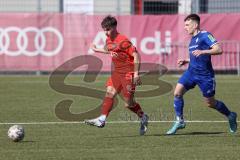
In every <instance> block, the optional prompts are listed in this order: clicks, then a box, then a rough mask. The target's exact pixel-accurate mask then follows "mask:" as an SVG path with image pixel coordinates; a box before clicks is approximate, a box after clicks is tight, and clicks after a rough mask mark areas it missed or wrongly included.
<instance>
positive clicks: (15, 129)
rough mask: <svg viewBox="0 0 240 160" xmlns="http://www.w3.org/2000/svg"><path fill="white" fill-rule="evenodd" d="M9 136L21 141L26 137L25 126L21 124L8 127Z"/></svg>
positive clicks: (15, 140)
mask: <svg viewBox="0 0 240 160" xmlns="http://www.w3.org/2000/svg"><path fill="white" fill-rule="evenodd" d="M8 137H9V138H10V139H11V140H12V141H14V142H19V141H21V140H23V138H24V128H23V127H22V126H20V125H14V126H11V127H10V128H9V129H8Z"/></svg>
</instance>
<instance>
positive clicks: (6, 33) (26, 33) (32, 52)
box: [0, 27, 63, 56]
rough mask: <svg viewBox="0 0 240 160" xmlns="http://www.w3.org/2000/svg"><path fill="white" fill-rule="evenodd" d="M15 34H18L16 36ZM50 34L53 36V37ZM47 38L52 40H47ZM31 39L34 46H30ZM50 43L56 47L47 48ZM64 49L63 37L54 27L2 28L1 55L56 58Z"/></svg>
mask: <svg viewBox="0 0 240 160" xmlns="http://www.w3.org/2000/svg"><path fill="white" fill-rule="evenodd" d="M13 34H16V36H14V35H13ZM32 34H34V36H32ZM49 34H51V36H50V35H49ZM47 38H51V39H50V40H47ZM31 39H32V41H33V44H31V45H32V46H30V45H29V44H30V41H31ZM56 39H57V40H56ZM49 42H51V43H53V44H54V47H52V46H51V47H50V48H51V49H49V47H47V45H48V46H49V44H48V43H49ZM12 43H14V44H12ZM55 43H56V44H55ZM51 45H52V44H51ZM11 46H14V47H11ZM29 48H31V49H29ZM32 48H34V49H32ZM62 48H63V36H62V34H61V33H60V32H59V31H58V30H57V29H56V28H53V27H45V28H36V27H26V28H18V27H7V28H0V55H1V54H6V55H8V56H19V55H21V54H23V55H26V56H36V55H38V54H40V55H43V56H54V55H56V54H58V53H59V52H60V51H61V50H62Z"/></svg>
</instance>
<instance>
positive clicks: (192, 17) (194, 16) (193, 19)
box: [184, 14, 200, 26]
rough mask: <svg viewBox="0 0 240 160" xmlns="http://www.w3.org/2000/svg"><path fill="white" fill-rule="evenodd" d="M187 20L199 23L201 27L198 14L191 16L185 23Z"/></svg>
mask: <svg viewBox="0 0 240 160" xmlns="http://www.w3.org/2000/svg"><path fill="white" fill-rule="evenodd" d="M187 20H192V21H195V22H197V24H198V26H199V25H200V17H199V16H198V15H197V14H189V15H188V16H187V17H186V18H185V19H184V22H185V21H187Z"/></svg>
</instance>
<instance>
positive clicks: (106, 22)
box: [101, 15, 117, 29]
mask: <svg viewBox="0 0 240 160" xmlns="http://www.w3.org/2000/svg"><path fill="white" fill-rule="evenodd" d="M101 26H102V28H106V29H110V28H113V27H116V26H117V20H116V18H115V17H113V16H111V15H108V16H107V17H105V18H104V19H103V20H102V23H101Z"/></svg>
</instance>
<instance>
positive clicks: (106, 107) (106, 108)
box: [101, 97, 113, 116]
mask: <svg viewBox="0 0 240 160" xmlns="http://www.w3.org/2000/svg"><path fill="white" fill-rule="evenodd" d="M112 106H113V98H110V97H105V98H104V100H103V104H102V111H101V114H102V115H106V116H108V114H109V112H110V111H111V110H112Z"/></svg>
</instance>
